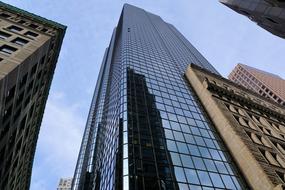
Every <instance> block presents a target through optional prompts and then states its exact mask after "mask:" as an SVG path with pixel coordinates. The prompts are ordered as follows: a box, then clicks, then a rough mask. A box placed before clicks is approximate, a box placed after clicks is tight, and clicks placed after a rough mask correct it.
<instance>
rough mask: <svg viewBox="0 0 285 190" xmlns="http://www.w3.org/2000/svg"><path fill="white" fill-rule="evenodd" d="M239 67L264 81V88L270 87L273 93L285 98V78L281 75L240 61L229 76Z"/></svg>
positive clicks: (261, 81) (259, 80)
mask: <svg viewBox="0 0 285 190" xmlns="http://www.w3.org/2000/svg"><path fill="white" fill-rule="evenodd" d="M238 68H239V70H240V69H244V70H245V71H247V72H248V73H250V75H252V76H253V77H254V78H256V79H257V80H258V82H260V83H262V87H263V88H265V89H266V88H268V89H269V90H270V91H272V92H273V94H272V95H274V94H275V95H277V96H279V97H281V98H282V99H283V100H285V80H284V79H282V78H281V77H280V76H278V75H275V74H272V73H269V72H266V71H262V70H259V69H257V68H253V67H250V66H248V65H244V64H240V63H239V64H238V65H237V66H236V67H235V69H234V70H233V71H232V72H231V73H230V75H229V76H231V75H232V74H233V73H236V72H237V69H238Z"/></svg>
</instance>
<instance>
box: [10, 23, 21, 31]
mask: <svg viewBox="0 0 285 190" xmlns="http://www.w3.org/2000/svg"><path fill="white" fill-rule="evenodd" d="M8 29H9V30H10V31H12V32H20V31H22V30H23V28H20V27H18V26H15V25H12V26H9V27H8Z"/></svg>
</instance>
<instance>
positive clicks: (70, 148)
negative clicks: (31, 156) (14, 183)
mask: <svg viewBox="0 0 285 190" xmlns="http://www.w3.org/2000/svg"><path fill="white" fill-rule="evenodd" d="M64 97H65V95H64V94H63V93H62V92H55V93H52V94H51V95H50V98H49V100H48V102H47V106H46V110H45V114H44V119H43V123H42V126H41V131H40V136H39V140H38V144H37V154H36V158H35V163H34V167H33V176H32V178H33V180H32V184H31V190H38V189H41V190H43V189H55V188H56V186H57V184H58V181H59V178H60V177H72V176H73V172H74V167H75V165H76V161H77V155H78V151H79V146H80V143H81V138H82V130H83V129H84V126H85V118H82V115H81V114H79V110H80V105H78V104H71V105H67V104H64ZM47 170H48V171H47Z"/></svg>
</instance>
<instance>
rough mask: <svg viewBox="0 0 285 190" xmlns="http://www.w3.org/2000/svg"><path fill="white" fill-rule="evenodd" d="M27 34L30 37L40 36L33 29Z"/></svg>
mask: <svg viewBox="0 0 285 190" xmlns="http://www.w3.org/2000/svg"><path fill="white" fill-rule="evenodd" d="M25 35H26V36H28V37H32V38H35V37H37V36H38V34H36V33H34V32H31V31H28V32H26V33H25Z"/></svg>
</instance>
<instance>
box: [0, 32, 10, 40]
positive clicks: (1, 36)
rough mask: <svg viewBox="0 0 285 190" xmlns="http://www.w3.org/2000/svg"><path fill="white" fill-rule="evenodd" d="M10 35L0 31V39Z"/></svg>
mask: <svg viewBox="0 0 285 190" xmlns="http://www.w3.org/2000/svg"><path fill="white" fill-rule="evenodd" d="M10 36H11V34H8V33H6V32H2V31H0V39H6V38H9V37H10Z"/></svg>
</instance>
